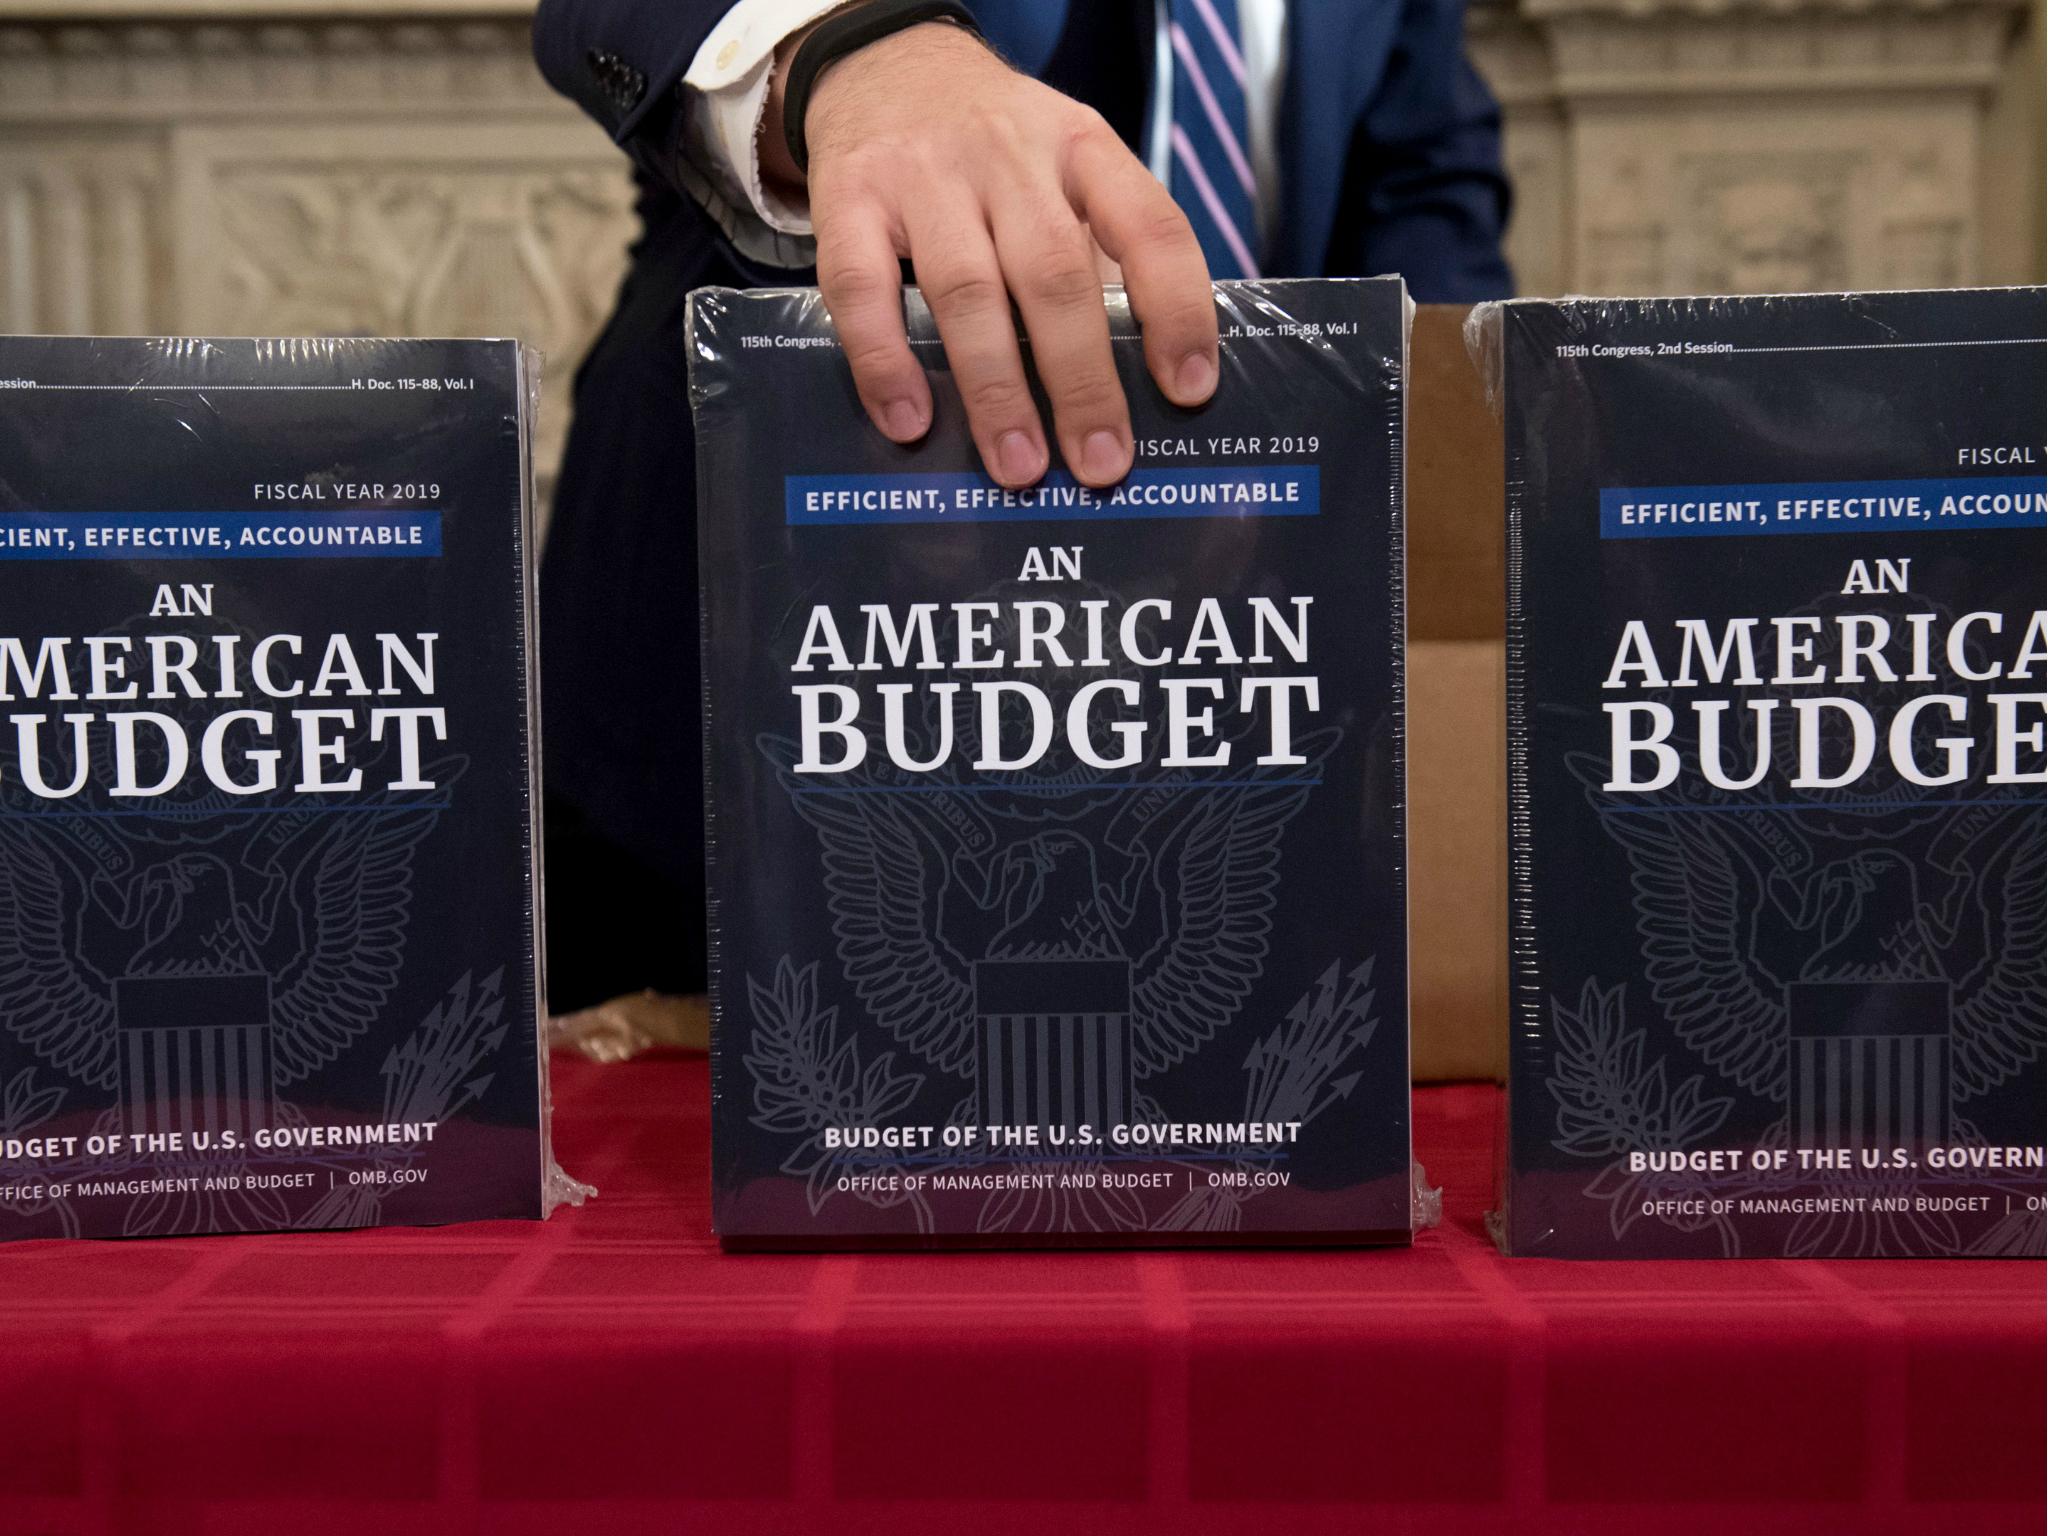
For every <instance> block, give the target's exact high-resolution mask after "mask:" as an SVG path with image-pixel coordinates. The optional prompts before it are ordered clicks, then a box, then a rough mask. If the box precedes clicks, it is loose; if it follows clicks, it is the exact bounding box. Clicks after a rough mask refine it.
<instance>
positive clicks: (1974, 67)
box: [1472, 0, 2041, 294]
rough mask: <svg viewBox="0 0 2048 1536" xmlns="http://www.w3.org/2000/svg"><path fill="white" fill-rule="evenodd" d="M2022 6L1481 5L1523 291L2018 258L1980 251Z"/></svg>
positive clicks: (1542, 1) (1851, 283) (1993, 265)
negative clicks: (1510, 175) (1998, 110)
mask: <svg viewBox="0 0 2048 1536" xmlns="http://www.w3.org/2000/svg"><path fill="white" fill-rule="evenodd" d="M2025 9H2026V6H2025V0H1768V3H1766V0H1514V3H1507V0H1496V3H1491V4H1487V3H1481V4H1477V5H1475V6H1474V9H1473V12H1472V42H1473V51H1474V55H1475V58H1476V60H1477V62H1478V63H1479V66H1480V68H1481V70H1482V72H1483V73H1485V74H1486V75H1487V76H1488V77H1489V79H1490V80H1491V81H1492V83H1493V84H1494V87H1495V89H1496V92H1497V93H1498V94H1499V96H1500V98H1501V101H1502V105H1503V108H1504V110H1505V113H1506V117H1507V123H1508V135H1507V137H1508V158H1509V165H1510V170H1511V171H1512V172H1514V173H1515V175H1516V179H1517V193H1518V197H1519V199H1520V205H1519V213H1518V218H1517V222H1516V227H1515V229H1514V233H1513V236H1512V240H1511V247H1512V250H1511V254H1512V255H1513V256H1514V257H1515V260H1516V264H1517V269H1518V272H1519V274H1520V277H1521V282H1522V287H1523V289H1524V290H1525V291H1527V292H1534V293H1558V292H1574V293H1594V294H1598V293H1613V294H1651V293H1660V294H1661V293H1768V292H1787V291H1798V290H1807V291H1812V290H1816V289H1821V290H1824V289H1832V288H1899V287H1923V286H1924V287H1942V286H1950V285H1955V284H1965V283H1972V282H1979V281H1983V280H1985V274H1986V271H1987V269H1989V270H1992V271H1997V272H2000V273H2006V272H2010V271H2011V270H2012V268H2013V266H2014V262H2012V261H2010V260H2004V259H2001V260H1998V261H1992V262H1987V260H1986V259H1985V252H1984V249H1983V243H1982V235H1983V224H1984V222H1985V221H1984V218H1983V210H1982V207H1981V203H1980V192H1979V189H1980V186H1982V185H1983V183H1984V176H1985V165H1986V159H1987V145H1986V142H1985V134H1986V125H1987V122H1988V121H1989V114H1990V112H1991V109H1992V105H1993V102H1992V96H1993V92H1994V90H1995V89H1996V88H1997V87H1998V86H1999V85H2000V83H2001V80H2002V78H2003V77H2004V75H2005V70H2006V61H2007V58H2008V55H2009V54H2010V53H2011V51H2012V48H2013V43H2014V39H2015V35H2016V33H2017V32H2018V29H2019V26H2020V23H2021V21H2022V19H2023V16H2024V13H2025ZM2037 115H2038V114H2037ZM2032 132H2033V133H2034V135H2035V137H2037V138H2038V137H2039V135H2040V132H2041V125H2040V123H2039V121H2038V120H2037V121H2035V122H2034V123H2033V124H2032ZM2002 255H2003V253H2001V256H2002ZM2019 264H2020V265H2025V262H2024V260H2022V261H2021V262H2020V263H2019ZM2035 280H2036V281H2038V276H2037V277H2036V278H2035Z"/></svg>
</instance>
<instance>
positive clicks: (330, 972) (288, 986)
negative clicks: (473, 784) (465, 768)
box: [270, 803, 441, 1082]
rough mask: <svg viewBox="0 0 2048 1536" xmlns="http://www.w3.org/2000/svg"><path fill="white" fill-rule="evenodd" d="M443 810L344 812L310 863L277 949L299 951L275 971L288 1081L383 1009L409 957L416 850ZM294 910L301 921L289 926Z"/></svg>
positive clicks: (276, 1015) (274, 1000) (279, 1058)
mask: <svg viewBox="0 0 2048 1536" xmlns="http://www.w3.org/2000/svg"><path fill="white" fill-rule="evenodd" d="M440 816H441V813H440V810H439V809H438V808H436V807H432V806H427V807H408V806H406V805H404V804H403V803H394V804H392V805H391V806H390V807H389V808H385V807H378V808H377V809H375V810H359V811H351V812H349V813H348V814H345V815H341V814H337V815H335V816H333V817H332V823H333V824H332V826H331V829H330V830H329V831H328V833H327V835H326V836H325V837H324V838H323V839H322V840H321V842H320V843H319V844H318V845H317V847H316V849H315V851H314V852H312V853H311V854H310V855H309V856H308V857H307V859H306V861H305V863H304V864H303V865H302V866H301V875H300V880H301V882H302V884H303V887H304V889H303V890H302V891H295V892H294V895H295V896H296V897H297V898H298V899H297V900H296V901H294V902H291V903H287V905H286V908H285V913H284V916H283V917H281V918H280V919H279V925H280V930H281V931H280V932H279V933H278V934H276V935H275V936H274V937H273V939H272V942H271V947H272V949H273V951H275V950H276V949H278V948H284V949H285V950H286V951H287V952H288V953H289V952H292V951H295V953H292V956H291V958H290V959H288V960H287V961H286V962H285V964H284V965H283V967H282V969H281V970H274V971H273V972H272V974H273V976H274V977H275V980H274V982H273V984H272V987H273V990H272V994H271V1004H270V1007H271V1017H272V1020H273V1022H274V1023H275V1024H276V1025H277V1026H278V1028H277V1030H276V1034H275V1044H274V1046H273V1051H274V1055H275V1060H276V1063H277V1075H278V1077H279V1078H280V1079H281V1080H282V1081H285V1082H293V1081H296V1080H297V1079H299V1078H303V1077H305V1076H306V1075H308V1074H309V1073H311V1072H314V1071H316V1070H318V1069H319V1068H321V1067H323V1066H325V1065H326V1064H327V1063H328V1062H330V1061H332V1060H334V1058H335V1057H337V1056H339V1055H340V1054H341V1053H342V1051H343V1050H344V1049H346V1048H347V1047H348V1045H349V1044H350V1043H351V1042H352V1041H354V1040H355V1039H356V1038H357V1037H358V1036H359V1035H361V1034H362V1032H363V1031H364V1030H365V1029H367V1028H369V1026H370V1025H371V1024H372V1023H373V1022H375V1020H376V1019H377V1017H378V1015H379V1014H380V1013H381V1012H382V1011H383V1008H384V1004H385V1002H386V1001H387V1000H388V999H389V998H390V996H391V993H392V989H393V988H394V987H396V986H397V984H398V973H399V970H400V968H401V967H402V965H403V963H404V960H405V940H406V931H407V928H408V919H409V917H410V914H411V911H412V864H413V854H414V851H415V850H416V849H417V848H418V847H419V844H420V841H421V840H422V839H423V838H425V837H426V835H427V834H428V833H429V832H430V831H432V830H433V828H434V824H435V823H436V822H437V821H439V820H440ZM293 918H296V920H297V925H298V926H297V931H296V932H295V933H292V932H285V931H282V929H283V925H284V924H285V923H286V922H288V921H291V920H292V919H293Z"/></svg>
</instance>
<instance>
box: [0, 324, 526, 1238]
mask: <svg viewBox="0 0 2048 1536" xmlns="http://www.w3.org/2000/svg"><path fill="white" fill-rule="evenodd" d="M531 384H532V363H531V360H530V359H529V357H527V356H526V355H524V354H522V352H521V350H520V349H519V348H518V347H517V346H516V345H515V344H513V343H510V342H466V341H445V342H443V341H403V342H399V341H393V342H383V341H250V340H224V341H205V340H192V339H186V340H77V339H54V338H14V339H0V710H4V713H5V718H4V721H0V1236H4V1237H12V1238H26V1237H75V1236H93V1237H100V1236H141V1235H145V1234H165V1233H191V1232H228V1231H261V1230H279V1229H288V1228H304V1227H344V1226H362V1225H369V1224H381V1223H397V1222H445V1221H453V1220H457V1219H461V1218H467V1217H485V1216H494V1217H516V1216H538V1215H540V1214H542V1212H543V1208H544V1204H545V1202H546V1196H545V1194H544V1184H545V1182H546V1181H545V1180H544V1172H545V1170H546V1169H547V1167H548V1164H547V1156H546V1145H545V1131H544V1118H543V1112H542V1103H543V1090H542V1075H541V1074H542V1070H543V1066H544V1062H543V1061H542V1060H541V1058H540V1055H539V1052H538V1046H537V1042H538V1038H539V1036H538V1021H539V1016H540V1013H539V1008H540V1003H539V999H540V978H539V974H538V966H539V953H540V952H539V948H538V944H537V929H538V922H539V904H538V888H537V868H536V850H535V836H534V826H535V808H536V807H535V792H534V778H533V762H534V746H535V743H534V736H535V720H534V713H533V711H534V693H533V688H532V682H531V676H532V673H531V653H532V643H533V636H532V582H531V576H530V570H531V565H530V558H529V548H528V543H529V534H528V517H529V513H530V509H531V506H530V503H531V498H530V494H529V489H528V487H529V484H530V471H529V467H528V422H529V413H530V391H531Z"/></svg>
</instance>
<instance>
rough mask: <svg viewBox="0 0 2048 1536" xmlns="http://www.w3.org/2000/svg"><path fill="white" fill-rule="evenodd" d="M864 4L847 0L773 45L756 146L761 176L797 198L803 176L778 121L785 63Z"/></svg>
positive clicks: (864, 1) (786, 74)
mask: <svg viewBox="0 0 2048 1536" xmlns="http://www.w3.org/2000/svg"><path fill="white" fill-rule="evenodd" d="M867 3H868V0H850V3H849V4H846V5H842V6H839V7H837V8H836V9H834V10H831V11H827V12H826V13H825V14H824V15H823V16H820V17H819V18H818V19H817V20H816V21H813V22H812V23H810V24H809V25H808V26H805V27H800V28H798V29H797V30H796V31H794V32H792V33H790V34H789V36H787V37H785V38H784V39H783V40H782V41H781V42H779V43H777V44H776V45H775V63H774V65H773V67H772V68H771V69H770V70H769V72H768V99H767V101H766V102H765V103H764V104H763V107H762V111H761V126H760V128H759V130H758V136H759V143H758V148H759V152H760V160H761V179H762V180H763V181H766V182H767V183H768V184H769V185H771V186H773V187H775V188H776V189H777V190H779V191H781V192H783V193H784V194H786V195H793V196H796V197H801V196H802V195H803V191H804V179H805V178H804V173H803V171H802V170H801V169H800V168H799V167H798V165H797V163H796V157H795V156H793V155H792V154H791V153H790V152H789V134H788V132H787V131H786V130H785V129H784V127H783V122H782V107H783V102H784V100H785V98H786V97H787V94H788V90H789V66H790V65H791V64H792V63H793V62H795V59H796V53H797V49H799V48H801V47H802V46H803V44H804V39H805V38H807V37H809V36H810V35H811V34H812V33H813V32H815V31H817V30H818V28H820V27H822V26H823V25H824V24H825V23H826V22H828V21H830V20H831V19H832V18H833V17H834V16H838V15H842V14H844V13H845V12H847V11H851V10H854V9H857V8H858V7H859V6H862V5H865V4H867ZM814 99H815V98H814Z"/></svg>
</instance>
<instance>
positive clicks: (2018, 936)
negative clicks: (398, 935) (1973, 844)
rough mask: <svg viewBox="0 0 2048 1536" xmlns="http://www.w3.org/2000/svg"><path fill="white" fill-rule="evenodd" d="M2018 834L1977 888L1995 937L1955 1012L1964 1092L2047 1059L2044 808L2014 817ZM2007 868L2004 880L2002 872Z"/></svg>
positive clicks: (1962, 987) (1964, 984) (1963, 984)
mask: <svg viewBox="0 0 2048 1536" xmlns="http://www.w3.org/2000/svg"><path fill="white" fill-rule="evenodd" d="M2012 819H2013V829H2012V834H2011V836H2010V838H2009V839H2008V840H2007V842H2006V843H2005V845H2004V847H2003V848H2001V849H2000V850H1999V851H1998V852H1997V853H1996V854H1994V855H1993V856H1992V857H1991V858H1990V859H1989V860H1987V861H1985V867H1984V875H1983V878H1982V879H1980V880H1979V881H1978V883H1977V886H1976V889H1975V890H1974V891H1973V892H1972V893H1971V894H1972V899H1973V901H1974V903H1975V904H1976V905H1977V906H1978V908H1979V912H1978V913H1977V914H1973V915H1975V916H1977V917H1978V918H1979V919H1980V920H1981V921H1982V923H1983V925H1984V930H1985V932H1986V934H1987V935H1988V940H1989V942H1988V944H1987V948H1986V953H1985V956H1984V960H1983V963H1982V965H1981V966H1980V967H1979V968H1978V969H1977V970H1975V971H1974V972H1972V973H1971V974H1969V975H1966V976H1962V977H1958V978H1957V979H1956V980H1957V986H1956V993H1955V1012H1954V1016H1953V1018H1954V1036H1953V1041H1952V1045H1953V1049H1954V1053H1955V1055H1954V1072H1955V1081H1956V1087H1957V1088H1958V1090H1960V1091H1961V1092H1963V1093H1967V1094H1973V1095H1974V1094H1980V1093H1985V1092H1988V1091H1989V1090H1991V1089H1993V1088H1995V1087H1997V1086H1998V1085H1999V1084H2000V1083H2002V1082H2004V1081H2005V1080H2006V1079H2007V1078H2009V1077H2011V1076H2012V1075H2013V1074H2014V1073H2016V1072H2018V1071H2019V1070H2020V1069H2021V1068H2023V1067H2026V1066H2030V1065H2032V1064H2033V1063H2034V1062H2035V1061H2037V1060H2039V1059H2040V1055H2041V1046H2042V995H2041V979H2042V974H2043V970H2044V961H2048V897H2044V894H2043V891H2044V885H2043V873H2044V871H2043V865H2044V863H2048V856H2044V848H2048V839H2044V838H2043V837H2042V835H2041V823H2040V819H2039V812H2038V810H2037V809H2035V808H2033V807H2028V808H2026V809H2024V810H2022V811H2020V812H2018V813H2017V814H2015V815H2014V816H2013V818H2012ZM2000 874H2002V875H2003V878H2002V879H2001V878H1999V876H2000Z"/></svg>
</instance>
